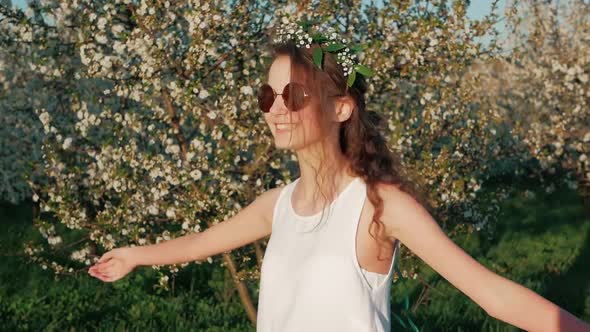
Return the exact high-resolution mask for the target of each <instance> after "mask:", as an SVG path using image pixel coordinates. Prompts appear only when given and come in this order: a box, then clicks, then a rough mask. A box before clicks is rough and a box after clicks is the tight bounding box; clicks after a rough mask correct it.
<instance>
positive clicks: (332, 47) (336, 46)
mask: <svg viewBox="0 0 590 332" xmlns="http://www.w3.org/2000/svg"><path fill="white" fill-rule="evenodd" d="M345 47H346V45H344V44H341V43H334V44H331V45H328V46H326V51H328V52H336V51H339V50H341V49H343V48H345Z"/></svg>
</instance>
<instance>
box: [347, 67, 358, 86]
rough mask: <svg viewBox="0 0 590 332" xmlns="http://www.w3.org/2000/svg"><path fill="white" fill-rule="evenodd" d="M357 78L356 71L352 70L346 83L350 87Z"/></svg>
mask: <svg viewBox="0 0 590 332" xmlns="http://www.w3.org/2000/svg"><path fill="white" fill-rule="evenodd" d="M355 79H356V71H354V70H353V71H352V72H351V73H350V75H348V80H347V81H346V85H347V86H348V87H349V88H350V87H351V86H352V84H353V83H354V80H355Z"/></svg>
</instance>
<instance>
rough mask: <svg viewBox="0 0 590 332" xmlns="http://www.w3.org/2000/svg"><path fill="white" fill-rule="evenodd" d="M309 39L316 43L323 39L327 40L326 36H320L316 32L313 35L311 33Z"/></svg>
mask: <svg viewBox="0 0 590 332" xmlns="http://www.w3.org/2000/svg"><path fill="white" fill-rule="evenodd" d="M311 40H312V41H314V42H316V43H321V42H323V41H326V40H328V38H326V37H324V36H322V34H321V33H319V32H316V33H314V34H313V35H311Z"/></svg>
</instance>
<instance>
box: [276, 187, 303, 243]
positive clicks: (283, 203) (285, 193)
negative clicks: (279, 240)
mask: <svg viewBox="0 0 590 332" xmlns="http://www.w3.org/2000/svg"><path fill="white" fill-rule="evenodd" d="M295 182H297V181H296V180H295V181H291V182H290V183H287V184H286V185H284V186H283V187H282V189H281V192H280V193H279V196H278V197H277V201H276V202H275V206H274V210H273V217H272V231H273V232H274V231H275V230H276V229H277V228H280V227H282V223H283V222H284V220H285V219H286V218H285V213H288V208H289V205H287V204H290V199H291V192H292V191H293V188H294V187H295Z"/></svg>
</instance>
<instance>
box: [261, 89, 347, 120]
mask: <svg viewBox="0 0 590 332" xmlns="http://www.w3.org/2000/svg"><path fill="white" fill-rule="evenodd" d="M291 84H293V85H294V86H297V85H298V86H301V88H302V89H303V93H304V95H303V98H304V103H303V105H302V106H300V107H298V108H295V109H291V108H289V106H288V105H287V104H289V101H288V100H286V99H285V98H283V104H285V107H286V108H287V109H288V110H289V111H291V112H298V111H300V110H301V109H303V108H304V107H305V106H306V105H307V104H308V103H309V100H310V99H311V97H312V96H311V95H309V94H307V91H306V89H305V86H304V85H303V84H301V83H298V82H289V83H287V84H286V85H285V87H283V92H282V93H277V92H276V91H275V89H273V87H272V86H270V84H268V83H264V84H262V85H261V86H260V88H258V94H257V99H258V107H259V109H260V110H261V111H262V112H263V113H269V112H270V108H271V107H272V105H273V104H274V102H275V100H276V99H277V96H279V95H281V96H282V95H285V94H287V95H288V92H287V91H288V90H287V89H288V88H289V86H290V85H291ZM265 86H268V87H269V88H270V90H271V91H272V93H273V99H272V103H271V104H270V106H269V107H268V109H267V110H266V111H265V110H264V109H263V108H262V105H261V104H260V91H261V90H262V89H263V88H264V87H265ZM341 96H343V95H330V96H328V97H341ZM293 106H295V105H293Z"/></svg>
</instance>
